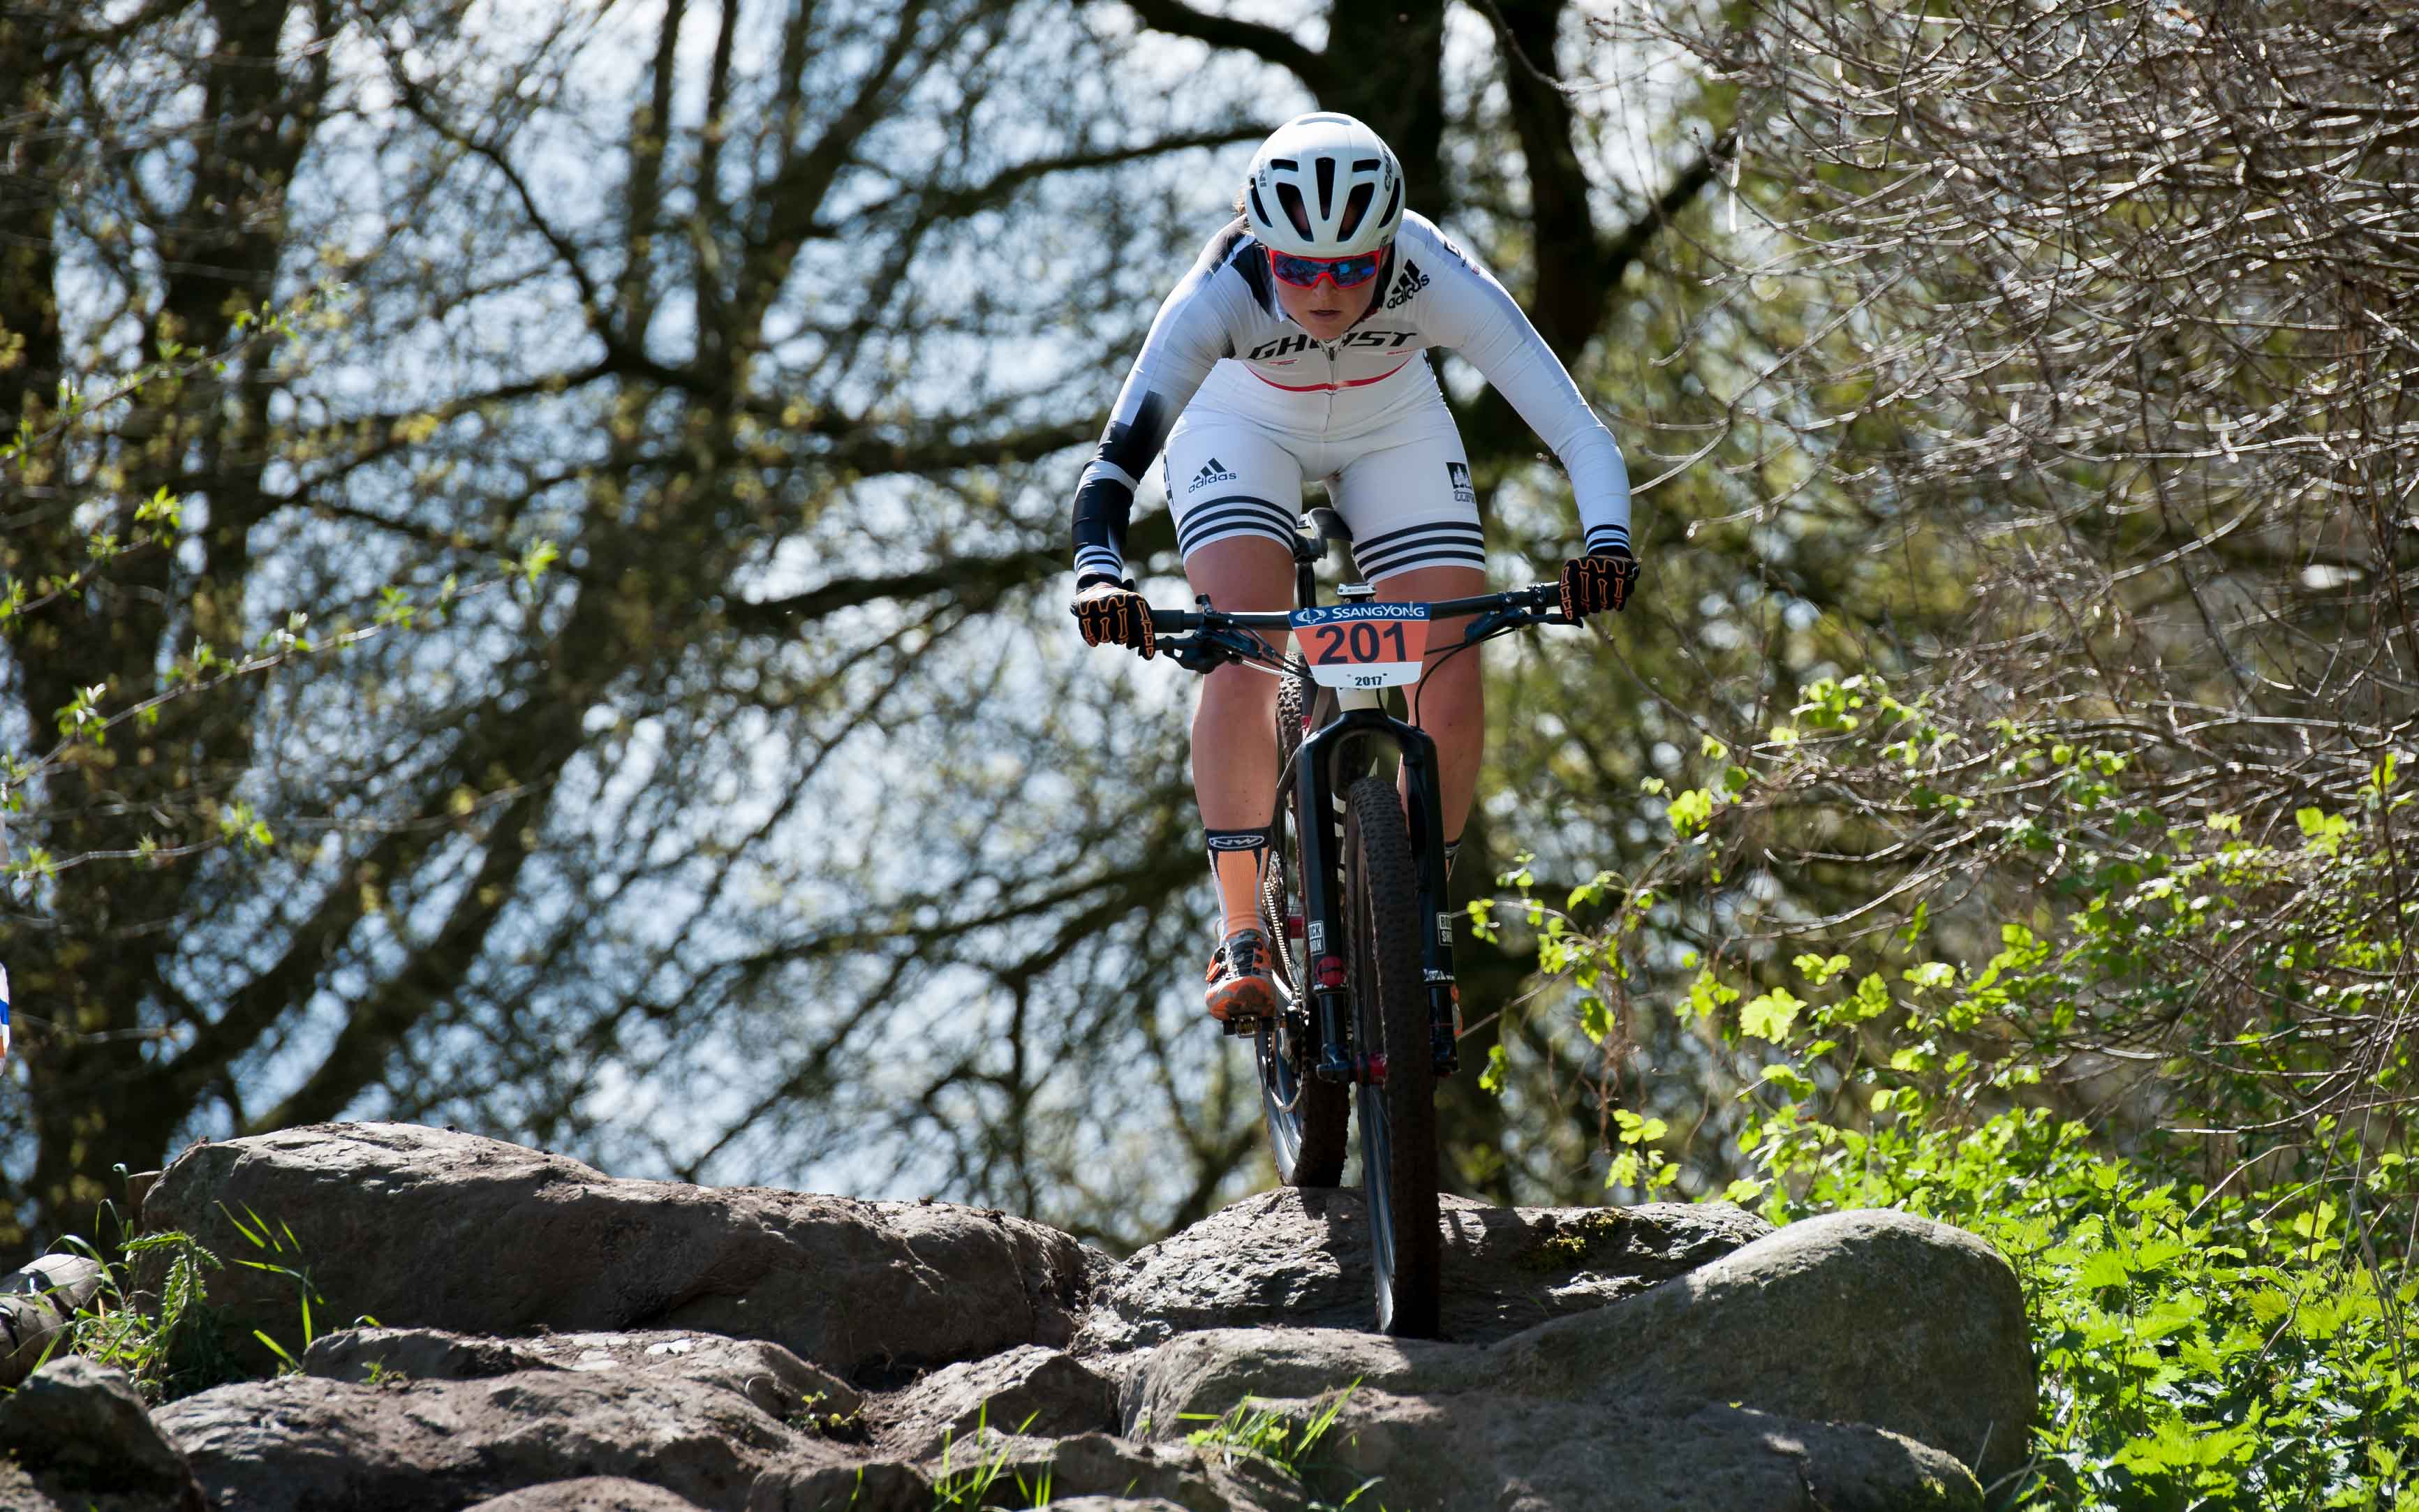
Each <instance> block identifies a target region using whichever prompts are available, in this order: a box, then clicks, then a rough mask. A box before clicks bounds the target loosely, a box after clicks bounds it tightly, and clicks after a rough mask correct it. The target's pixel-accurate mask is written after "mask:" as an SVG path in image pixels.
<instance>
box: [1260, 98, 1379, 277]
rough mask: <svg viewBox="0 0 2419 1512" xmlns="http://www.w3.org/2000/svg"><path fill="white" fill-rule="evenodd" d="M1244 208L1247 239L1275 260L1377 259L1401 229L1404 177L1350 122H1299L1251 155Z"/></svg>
mask: <svg viewBox="0 0 2419 1512" xmlns="http://www.w3.org/2000/svg"><path fill="white" fill-rule="evenodd" d="M1243 207H1244V208H1243V213H1244V216H1245V218H1246V219H1248V220H1249V221H1250V222H1251V224H1252V235H1253V236H1255V237H1257V238H1258V239H1259V240H1260V243H1261V245H1263V246H1267V247H1271V248H1273V249H1275V250H1276V251H1278V252H1289V253H1292V254H1293V255H1295V256H1298V257H1350V256H1353V255H1357V254H1360V253H1364V252H1375V251H1376V250H1377V249H1379V247H1382V246H1384V245H1385V244H1386V243H1387V242H1388V241H1390V240H1392V239H1393V238H1394V232H1395V230H1396V229H1397V228H1399V227H1400V226H1401V225H1402V224H1403V169H1402V165H1401V164H1400V163H1398V162H1395V161H1394V152H1393V151H1392V150H1391V149H1389V148H1388V147H1387V146H1386V144H1385V143H1384V142H1383V141H1381V140H1379V136H1378V133H1377V132H1375V131H1371V130H1369V128H1367V127H1366V126H1364V125H1362V124H1361V123H1360V122H1359V121H1357V120H1355V119H1353V118H1352V117H1351V116H1343V115H1338V114H1337V113H1336V112H1334V111H1317V112H1314V113H1313V114H1311V115H1308V116H1295V117H1294V118H1293V119H1292V120H1289V121H1287V122H1286V123H1285V124H1284V125H1283V126H1280V127H1278V128H1277V129H1276V131H1275V133H1274V134H1273V135H1271V137H1270V138H1269V139H1268V140H1267V141H1266V142H1263V143H1261V144H1260V150H1259V151H1258V152H1257V153H1256V154H1254V155H1253V158H1252V177H1251V179H1250V181H1249V182H1248V183H1246V184H1245V186H1244V191H1243Z"/></svg>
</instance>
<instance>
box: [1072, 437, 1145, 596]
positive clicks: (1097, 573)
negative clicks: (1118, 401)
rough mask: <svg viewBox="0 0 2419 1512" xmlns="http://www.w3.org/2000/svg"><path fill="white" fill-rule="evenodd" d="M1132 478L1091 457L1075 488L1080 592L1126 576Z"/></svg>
mask: <svg viewBox="0 0 2419 1512" xmlns="http://www.w3.org/2000/svg"><path fill="white" fill-rule="evenodd" d="M1133 491H1134V480H1133V478H1132V476H1131V475H1130V474H1128V473H1127V472H1125V471H1124V470H1123V469H1120V468H1117V467H1114V466H1111V465H1106V464H1103V463H1102V462H1101V461H1099V460H1097V459H1096V460H1094V462H1093V463H1092V465H1091V466H1090V467H1088V468H1086V469H1085V470H1084V481H1083V484H1082V486H1079V487H1077V488H1076V490H1075V581H1076V584H1077V590H1078V592H1080V591H1081V590H1082V587H1083V586H1084V585H1086V584H1088V583H1090V582H1093V581H1095V580H1098V579H1108V580H1109V581H1111V582H1116V581H1117V580H1119V579H1123V578H1124V577H1125V575H1126V524H1127V522H1128V521H1129V520H1130V519H1132V516H1133Z"/></svg>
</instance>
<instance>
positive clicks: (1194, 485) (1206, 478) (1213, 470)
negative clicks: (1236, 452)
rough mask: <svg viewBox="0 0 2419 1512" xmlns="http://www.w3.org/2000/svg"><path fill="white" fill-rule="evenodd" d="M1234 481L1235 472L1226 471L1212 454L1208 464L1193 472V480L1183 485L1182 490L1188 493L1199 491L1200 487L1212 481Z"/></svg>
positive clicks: (1202, 487)
mask: <svg viewBox="0 0 2419 1512" xmlns="http://www.w3.org/2000/svg"><path fill="white" fill-rule="evenodd" d="M1234 481H1235V474H1234V473H1231V472H1229V471H1226V469H1225V466H1224V465H1223V464H1221V463H1220V462H1219V460H1218V459H1217V458H1216V457H1214V456H1213V457H1211V458H1210V465H1209V466H1207V467H1205V468H1203V469H1202V470H1201V471H1198V472H1196V473H1194V474H1193V481H1192V482H1191V483H1189V484H1187V485H1185V487H1184V491H1185V492H1186V493H1188V494H1194V493H1199V492H1200V491H1201V490H1202V489H1204V488H1207V487H1209V486H1210V485H1211V484H1213V483H1232V482H1234Z"/></svg>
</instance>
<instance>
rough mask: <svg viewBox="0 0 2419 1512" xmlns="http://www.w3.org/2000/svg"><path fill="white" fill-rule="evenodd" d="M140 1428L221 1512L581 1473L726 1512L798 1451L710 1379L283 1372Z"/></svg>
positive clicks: (484, 1487)
mask: <svg viewBox="0 0 2419 1512" xmlns="http://www.w3.org/2000/svg"><path fill="white" fill-rule="evenodd" d="M153 1419H154V1421H156V1422H157V1423H158V1424H159V1425H160V1428H161V1430H162V1432H163V1433H165V1434H166V1435H167V1436H168V1439H169V1441H170V1442H171V1443H174V1444H176V1446H177V1449H178V1450H180V1451H181V1452H182V1453H183V1455H184V1457H185V1458H186V1460H187V1462H188V1463H190V1464H191V1465H192V1466H193V1472H194V1473H195V1474H196V1475H197V1476H198V1477H199V1478H200V1480H201V1483H202V1489H204V1490H205V1491H206V1492H208V1495H209V1498H210V1501H211V1504H213V1505H214V1506H217V1507H220V1508H223V1509H227V1512H235V1509H240V1512H313V1509H318V1508H327V1507H376V1508H377V1509H378V1512H455V1508H458V1507H462V1506H466V1505H468V1504H471V1503H474V1502H477V1501H480V1500H482V1499H484V1498H489V1497H495V1496H501V1495H502V1494H504V1493H506V1492H508V1491H514V1490H518V1489H524V1488H529V1487H535V1486H546V1485H550V1484H552V1483H555V1482H559V1481H565V1480H574V1479H578V1478H579V1477H581V1476H588V1475H615V1476H621V1477H624V1478H626V1479H630V1480H639V1481H644V1482H646V1483H648V1484H649V1485H653V1486H657V1487H661V1488H662V1489H665V1490H668V1491H670V1492H672V1493H673V1494H675V1495H677V1496H681V1497H685V1498H686V1499H687V1500H689V1501H692V1502H695V1503H697V1504H700V1505H701V1506H707V1507H729V1506H735V1505H738V1504H742V1503H744V1502H745V1500H746V1499H747V1493H748V1490H749V1489H750V1488H751V1487H752V1486H753V1485H754V1483H755V1480H756V1477H757V1474H758V1473H760V1472H761V1471H763V1470H764V1469H766V1468H767V1467H769V1466H771V1465H772V1464H774V1463H775V1462H777V1461H778V1459H779V1458H782V1457H783V1456H784V1455H785V1454H787V1453H789V1452H791V1451H793V1450H795V1449H797V1448H799V1447H801V1446H802V1445H804V1444H806V1443H809V1442H810V1441H809V1436H808V1435H807V1434H806V1433H804V1432H803V1431H801V1430H798V1429H795V1428H792V1427H789V1426H787V1425H785V1424H783V1423H781V1422H779V1421H778V1420H777V1419H775V1418H773V1417H771V1416H768V1415H767V1414H766V1413H764V1412H762V1411H760V1410H759V1409H758V1408H757V1407H756V1406H755V1405H754V1404H753V1403H752V1402H750V1401H749V1400H748V1399H747V1396H744V1395H741V1394H740V1393H737V1392H733V1391H729V1390H726V1389H724V1388H723V1387H721V1386H718V1385H714V1384H710V1383H708V1382H705V1381H687V1380H683V1379H681V1378H678V1377H673V1376H657V1375H648V1374H643V1373H630V1374H623V1373H604V1372H583V1371H573V1370H524V1371H518V1372H516V1373H514V1374H511V1375H505V1376H495V1377H490V1378H487V1379H485V1380H479V1381H412V1382H408V1383H400V1384H394V1385H378V1386H368V1385H356V1384H353V1383H350V1382H347V1381H328V1380H323V1379H321V1378H319V1377H316V1376H283V1377H280V1378H278V1379H276V1380H274V1381H249V1382H245V1383H243V1384H240V1385H233V1386H218V1387H214V1388H212V1389H211V1390H209V1391H206V1392H202V1393H199V1394H198V1395H195V1396H188V1397H186V1398H184V1399H183V1400H182V1401H177V1402H172V1403H170V1404H168V1405H167V1406H165V1407H162V1408H161V1409H160V1410H159V1411H158V1412H155V1413H154V1414H153Z"/></svg>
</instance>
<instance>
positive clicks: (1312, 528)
mask: <svg viewBox="0 0 2419 1512" xmlns="http://www.w3.org/2000/svg"><path fill="white" fill-rule="evenodd" d="M1302 529H1303V530H1305V531H1308V532H1310V533H1311V534H1312V535H1314V536H1317V538H1318V539H1320V540H1322V541H1341V542H1343V543H1344V544H1345V545H1346V546H1350V545H1351V544H1352V527H1351V526H1349V525H1347V524H1345V523H1344V517H1343V516H1341V515H1339V514H1337V513H1336V512H1335V511H1333V510H1332V509H1330V508H1328V507H1327V506H1326V505H1324V504H1321V505H1320V506H1318V507H1317V508H1316V509H1311V510H1305V511H1303V513H1302Z"/></svg>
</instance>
